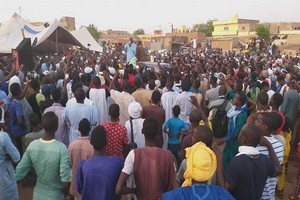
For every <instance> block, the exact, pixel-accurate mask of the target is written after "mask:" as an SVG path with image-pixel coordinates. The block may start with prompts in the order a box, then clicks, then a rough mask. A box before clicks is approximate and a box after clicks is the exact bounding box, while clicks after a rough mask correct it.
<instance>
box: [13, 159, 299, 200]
mask: <svg viewBox="0 0 300 200" xmlns="http://www.w3.org/2000/svg"><path fill="white" fill-rule="evenodd" d="M297 167H298V161H296V160H291V161H289V166H288V174H287V175H286V177H285V186H284V191H283V197H281V198H279V197H276V200H281V199H283V200H288V199H289V195H290V194H291V193H292V192H293V190H294V187H295V183H296V177H297ZM28 182H29V181H28V179H27V180H24V181H23V182H20V183H19V184H18V186H19V194H20V200H31V199H32V192H33V187H26V184H27V183H28ZM125 199H126V198H122V200H125Z"/></svg>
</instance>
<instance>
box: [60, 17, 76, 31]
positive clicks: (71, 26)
mask: <svg viewBox="0 0 300 200" xmlns="http://www.w3.org/2000/svg"><path fill="white" fill-rule="evenodd" d="M60 23H61V25H62V26H63V27H65V28H66V29H67V30H68V31H75V30H76V26H75V17H67V16H63V17H61V19H60Z"/></svg>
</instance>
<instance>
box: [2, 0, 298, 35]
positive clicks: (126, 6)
mask: <svg viewBox="0 0 300 200" xmlns="http://www.w3.org/2000/svg"><path fill="white" fill-rule="evenodd" d="M299 6H300V1H299V0H285V1H283V0H250V1H246V0H207V1H203V0H148V1H146V0H98V1H97V0H85V1H82V0H73V1H70V0H50V1H44V0H39V1H38V0H0V23H5V22H6V21H8V20H9V18H10V17H11V16H12V14H13V13H14V12H16V13H18V14H19V13H20V12H21V16H22V18H24V19H27V20H30V21H49V22H51V21H52V20H53V19H55V18H57V19H60V17H61V16H71V17H75V20H76V27H77V28H79V27H80V26H87V25H89V24H94V25H95V26H97V27H98V29H99V30H106V29H113V30H127V31H129V32H130V33H132V32H133V31H134V30H136V29H138V28H143V29H144V30H145V32H146V33H153V30H155V29H161V30H162V31H163V32H164V33H166V32H171V25H172V24H173V25H174V28H178V27H179V26H181V25H186V26H187V27H189V28H192V26H193V25H194V24H198V23H205V22H206V21H207V20H210V19H219V20H226V19H228V18H229V17H232V16H234V15H236V14H237V15H238V16H239V17H240V18H245V19H256V20H260V22H300V12H299ZM19 8H20V9H19Z"/></svg>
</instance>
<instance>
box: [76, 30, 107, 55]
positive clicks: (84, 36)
mask: <svg viewBox="0 0 300 200" xmlns="http://www.w3.org/2000/svg"><path fill="white" fill-rule="evenodd" d="M71 33H72V35H73V36H74V37H75V38H76V39H77V40H78V41H79V42H80V43H81V44H82V45H83V46H84V47H85V48H87V49H90V50H92V51H98V52H103V47H101V46H100V45H99V44H98V43H97V42H96V40H95V39H94V38H93V36H92V35H91V34H90V32H89V31H88V30H87V28H86V27H84V26H83V27H81V28H80V29H78V30H76V31H72V32H71ZM88 44H89V45H90V46H89V45H88Z"/></svg>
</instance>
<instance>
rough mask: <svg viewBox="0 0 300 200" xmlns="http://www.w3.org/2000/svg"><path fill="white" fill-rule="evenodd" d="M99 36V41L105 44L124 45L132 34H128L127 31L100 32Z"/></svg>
mask: <svg viewBox="0 0 300 200" xmlns="http://www.w3.org/2000/svg"><path fill="white" fill-rule="evenodd" d="M101 32H102V35H101V39H100V40H101V41H104V42H106V43H107V44H122V45H123V44H125V43H127V42H128V40H129V38H130V37H133V35H132V34H130V33H129V32H127V31H121V30H112V29H108V30H102V31H101Z"/></svg>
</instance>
